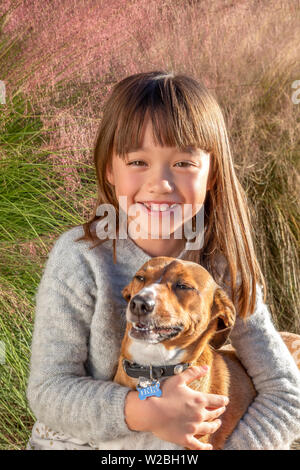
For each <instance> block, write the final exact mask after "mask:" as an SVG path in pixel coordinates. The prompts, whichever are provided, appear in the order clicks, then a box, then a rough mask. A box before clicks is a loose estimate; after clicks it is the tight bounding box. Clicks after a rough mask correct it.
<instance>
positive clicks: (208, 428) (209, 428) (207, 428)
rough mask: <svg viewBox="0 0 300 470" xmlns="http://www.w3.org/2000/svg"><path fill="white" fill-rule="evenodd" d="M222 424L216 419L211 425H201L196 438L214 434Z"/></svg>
mask: <svg viewBox="0 0 300 470" xmlns="http://www.w3.org/2000/svg"><path fill="white" fill-rule="evenodd" d="M221 424H222V421H221V420H220V419H215V421H212V422H211V423H208V422H205V423H201V424H200V426H199V429H198V432H197V434H196V435H195V437H196V436H199V437H201V436H205V434H213V433H214V432H216V431H217V430H218V429H219V427H220V426H221Z"/></svg>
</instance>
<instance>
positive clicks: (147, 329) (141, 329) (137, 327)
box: [133, 323, 151, 331]
mask: <svg viewBox="0 0 300 470" xmlns="http://www.w3.org/2000/svg"><path fill="white" fill-rule="evenodd" d="M133 327H134V328H135V329H136V330H140V331H150V329H151V328H147V327H145V328H143V327H140V326H137V323H133Z"/></svg>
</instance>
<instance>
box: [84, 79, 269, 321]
mask: <svg viewBox="0 0 300 470" xmlns="http://www.w3.org/2000/svg"><path fill="white" fill-rule="evenodd" d="M146 115H147V116H149V118H150V119H151V121H152V127H153V133H154V134H153V137H154V139H155V141H156V142H158V144H159V145H161V146H170V147H178V148H181V147H186V146H189V145H193V146H196V147H200V148H201V149H203V150H204V151H206V152H209V153H210V154H211V162H212V164H211V168H210V180H211V181H212V185H211V188H210V189H209V190H208V191H207V195H206V199H205V202H204V224H205V235H204V244H203V247H202V248H201V249H200V250H190V251H189V252H188V253H187V256H186V259H189V260H190V261H194V262H196V263H199V264H201V265H203V266H205V267H206V268H207V269H208V270H209V272H210V273H211V274H212V276H213V277H214V278H215V280H216V282H218V283H221V284H222V287H224V288H226V289H229V286H230V289H231V292H232V300H233V302H234V303H235V301H236V299H237V300H238V307H237V309H238V312H239V316H240V317H241V318H245V317H246V315H247V314H248V313H249V314H252V313H253V311H254V307H255V301H256V282H261V283H262V285H263V288H264V300H265V297H266V285H265V280H264V277H263V274H262V272H261V269H260V266H259V263H258V260H257V258H256V255H255V250H254V246H253V241H252V234H251V228H250V213H249V209H248V204H247V199H246V195H245V192H244V190H243V188H242V187H241V185H240V183H239V181H238V179H237V177H236V174H235V170H234V166H233V162H232V156H231V151H230V146H229V141H228V136H227V130H226V125H225V122H224V118H223V114H222V111H221V109H220V106H219V104H218V103H217V100H216V99H215V98H214V96H213V95H212V94H211V93H210V92H209V91H208V90H207V88H206V87H205V86H204V85H203V84H202V83H200V82H199V81H198V80H195V79H194V78H192V77H190V76H187V75H183V74H177V75H175V74H174V73H168V72H164V71H154V72H146V73H137V74H134V75H131V76H128V77H126V78H124V79H123V80H121V81H120V82H118V83H117V84H116V85H115V86H114V88H113V90H112V93H111V95H110V97H109V99H108V100H107V102H106V103H105V104H104V108H103V118H102V121H101V125H100V127H99V130H98V134H97V138H96V142H95V146H94V163H95V168H96V174H97V187H98V196H97V202H96V206H95V209H94V211H93V214H92V217H91V219H90V220H89V221H88V222H86V223H84V224H83V229H84V236H82V237H81V238H79V239H77V240H76V241H80V240H87V241H92V242H96V243H95V244H94V245H93V246H92V247H91V248H94V247H96V246H98V245H99V244H101V243H103V242H104V241H105V240H100V239H99V238H98V237H97V236H96V234H95V233H92V231H91V224H92V223H93V222H94V221H96V220H100V219H101V217H99V216H98V215H96V212H97V208H98V206H99V205H100V204H112V205H113V206H114V207H115V210H116V215H117V218H116V232H117V233H118V229H119V211H118V200H117V198H116V195H115V192H114V187H113V186H112V185H111V184H110V183H109V182H108V181H107V179H106V167H107V165H111V161H112V155H113V152H115V153H116V154H117V155H118V156H120V157H121V158H125V156H126V152H128V151H129V150H130V149H132V148H138V147H139V146H140V144H141V141H140V140H141V134H142V129H143V124H144V122H145V117H146ZM102 217H103V216H102ZM220 256H221V258H222V259H225V260H226V265H225V266H224V270H223V271H226V273H227V274H226V275H224V272H222V273H220V272H219V271H218V270H217V267H216V265H217V264H216V260H217V259H220ZM113 261H114V263H116V240H115V239H113ZM219 269H220V268H219ZM237 276H238V277H239V282H237ZM226 277H227V280H226ZM228 279H230V281H228ZM252 287H253V288H252ZM249 300H250V305H249Z"/></svg>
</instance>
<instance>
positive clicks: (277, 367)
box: [224, 284, 300, 450]
mask: <svg viewBox="0 0 300 470" xmlns="http://www.w3.org/2000/svg"><path fill="white" fill-rule="evenodd" d="M231 343H232V346H233V347H234V348H235V349H236V353H237V355H238V357H239V359H240V361H241V362H242V364H243V366H244V367H245V368H246V370H247V372H248V374H249V376H250V377H251V378H252V380H253V383H254V386H255V388H256V391H257V397H256V398H255V400H254V401H253V403H252V404H251V405H250V407H249V408H248V410H247V413H246V414H245V415H244V417H243V418H242V419H241V420H240V422H239V424H238V425H237V427H236V428H235V430H234V431H233V433H232V435H231V436H230V437H229V438H228V440H227V442H226V444H225V448H224V450H245V449H251V450H254V449H261V450H262V449H265V450H272V449H288V448H289V446H290V445H291V443H292V442H293V441H294V440H295V439H297V438H298V437H299V436H300V373H299V370H298V368H297V366H296V363H295V361H294V359H293V357H292V355H291V354H290V352H289V350H288V349H287V347H286V345H285V343H284V341H283V340H282V339H281V336H280V334H279V333H278V332H277V331H276V329H275V328H274V325H273V323H272V320H271V316H270V313H269V310H268V307H267V306H266V305H265V304H264V302H263V295H262V288H261V286H259V285H258V284H257V300H256V307H255V310H254V313H253V315H251V316H250V317H249V318H248V319H247V320H246V321H244V320H242V319H240V318H237V321H236V324H235V326H234V329H233V331H232V334H231Z"/></svg>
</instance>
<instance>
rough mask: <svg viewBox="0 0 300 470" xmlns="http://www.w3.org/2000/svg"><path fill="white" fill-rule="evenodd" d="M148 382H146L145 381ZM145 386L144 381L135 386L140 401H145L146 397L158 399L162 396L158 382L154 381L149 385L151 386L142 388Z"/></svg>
mask: <svg viewBox="0 0 300 470" xmlns="http://www.w3.org/2000/svg"><path fill="white" fill-rule="evenodd" d="M141 379H144V377H141ZM147 382H148V381H147ZM143 384H145V381H143V380H140V381H139V385H141V387H139V386H138V385H137V387H136V389H137V391H138V392H139V399H140V400H146V398H148V397H153V396H155V397H160V396H161V394H162V391H161V389H160V382H159V381H158V380H155V381H154V382H152V383H151V385H147V386H146V387H145V386H143Z"/></svg>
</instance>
